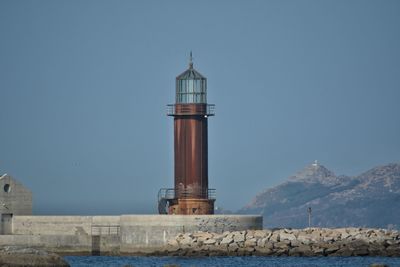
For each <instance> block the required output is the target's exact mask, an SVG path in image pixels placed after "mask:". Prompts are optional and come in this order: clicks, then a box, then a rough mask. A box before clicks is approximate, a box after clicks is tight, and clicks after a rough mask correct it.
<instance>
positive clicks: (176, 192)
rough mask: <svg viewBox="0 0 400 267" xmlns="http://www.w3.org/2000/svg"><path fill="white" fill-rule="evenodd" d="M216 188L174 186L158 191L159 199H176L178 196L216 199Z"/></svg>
mask: <svg viewBox="0 0 400 267" xmlns="http://www.w3.org/2000/svg"><path fill="white" fill-rule="evenodd" d="M216 195H217V194H216V190H215V189H174V188H161V189H160V190H159V191H158V201H160V200H161V199H167V200H170V199H176V198H202V199H210V200H212V199H214V200H215V199H216Z"/></svg>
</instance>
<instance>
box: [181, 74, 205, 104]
mask: <svg viewBox="0 0 400 267" xmlns="http://www.w3.org/2000/svg"><path fill="white" fill-rule="evenodd" d="M206 91H207V81H206V79H179V80H177V82H176V102H177V103H187V104H190V103H207V93H206Z"/></svg>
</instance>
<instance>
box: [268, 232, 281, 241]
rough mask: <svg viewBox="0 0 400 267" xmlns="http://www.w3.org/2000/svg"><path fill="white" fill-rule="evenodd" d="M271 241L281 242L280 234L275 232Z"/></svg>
mask: <svg viewBox="0 0 400 267" xmlns="http://www.w3.org/2000/svg"><path fill="white" fill-rule="evenodd" d="M269 240H270V241H271V242H279V241H280V238H279V233H277V232H274V233H273V234H272V235H271V237H270V238H269Z"/></svg>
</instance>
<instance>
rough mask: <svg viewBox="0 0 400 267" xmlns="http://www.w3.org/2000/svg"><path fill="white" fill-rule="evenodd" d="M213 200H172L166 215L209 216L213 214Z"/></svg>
mask: <svg viewBox="0 0 400 267" xmlns="http://www.w3.org/2000/svg"><path fill="white" fill-rule="evenodd" d="M214 202H215V199H200V198H183V199H179V198H178V199H173V200H171V201H170V206H169V207H168V214H171V215H172V214H175V215H209V214H214Z"/></svg>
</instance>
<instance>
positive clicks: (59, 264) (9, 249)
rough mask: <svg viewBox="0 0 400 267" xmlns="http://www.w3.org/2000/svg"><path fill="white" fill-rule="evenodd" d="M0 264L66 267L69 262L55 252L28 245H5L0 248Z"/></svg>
mask: <svg viewBox="0 0 400 267" xmlns="http://www.w3.org/2000/svg"><path fill="white" fill-rule="evenodd" d="M0 266H9V267H17V266H32V267H34V266H41V267H46V266H49V267H50V266H51V267H68V266H69V264H68V263H67V262H66V261H65V260H64V259H63V258H61V257H60V256H59V255H57V254H55V253H51V252H47V251H44V250H39V249H34V248H28V247H16V246H6V247H2V248H1V249H0Z"/></svg>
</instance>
